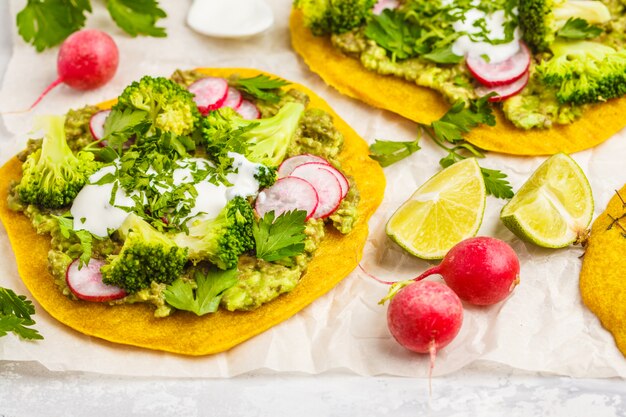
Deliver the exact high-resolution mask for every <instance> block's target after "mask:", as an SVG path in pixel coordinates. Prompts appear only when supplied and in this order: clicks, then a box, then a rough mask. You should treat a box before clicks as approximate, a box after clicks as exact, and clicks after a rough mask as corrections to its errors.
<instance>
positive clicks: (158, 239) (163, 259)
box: [101, 213, 187, 293]
mask: <svg viewBox="0 0 626 417" xmlns="http://www.w3.org/2000/svg"><path fill="white" fill-rule="evenodd" d="M117 233H118V234H119V235H120V237H122V238H123V239H124V245H123V246H122V249H121V250H120V252H119V253H118V254H117V255H111V256H109V257H108V258H107V260H108V261H109V263H108V264H106V265H104V266H103V267H102V268H101V271H102V281H103V282H104V283H105V284H110V285H117V286H118V287H122V288H124V289H125V290H126V291H128V292H129V293H135V292H137V291H139V290H141V289H143V288H148V287H150V285H151V284H152V282H157V283H164V284H169V283H171V282H172V281H174V280H175V279H176V278H178V277H179V276H180V274H181V273H182V271H183V267H184V266H185V264H186V263H187V249H185V248H180V247H178V246H176V244H175V243H174V241H173V240H172V239H170V238H169V237H168V236H167V235H165V234H164V233H161V232H159V231H158V230H156V229H155V228H153V227H152V226H151V225H150V224H149V223H147V222H146V221H145V220H143V219H142V218H141V217H139V216H137V215H136V214H133V213H131V214H129V215H128V217H127V218H126V220H125V221H124V223H122V225H121V226H120V228H119V229H118V230H117Z"/></svg>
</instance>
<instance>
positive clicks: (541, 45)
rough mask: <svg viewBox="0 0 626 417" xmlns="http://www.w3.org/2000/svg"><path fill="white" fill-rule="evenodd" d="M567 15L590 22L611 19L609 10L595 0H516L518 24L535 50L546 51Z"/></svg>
mask: <svg viewBox="0 0 626 417" xmlns="http://www.w3.org/2000/svg"><path fill="white" fill-rule="evenodd" d="M570 18H579V19H583V20H586V21H587V23H589V24H597V23H606V22H608V21H609V20H611V13H610V12H609V9H608V8H607V7H606V6H605V5H604V3H602V2H601V1H597V0H520V1H519V24H520V28H521V29H522V31H523V33H524V35H523V36H524V40H525V41H526V43H527V44H528V46H530V47H531V49H533V50H534V51H535V52H543V51H546V50H547V49H548V48H549V47H550V45H551V44H552V42H554V40H555V39H556V36H557V31H558V30H559V29H561V28H562V27H563V26H564V25H565V23H567V21H568V20H569V19H570Z"/></svg>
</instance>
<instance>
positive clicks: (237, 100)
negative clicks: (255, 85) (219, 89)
mask: <svg viewBox="0 0 626 417" xmlns="http://www.w3.org/2000/svg"><path fill="white" fill-rule="evenodd" d="M242 100H243V95H241V93H240V92H239V90H237V89H236V88H234V87H228V93H227V94H226V99H225V100H224V103H222V107H230V108H231V109H234V110H237V109H238V108H239V106H240V105H241V102H242Z"/></svg>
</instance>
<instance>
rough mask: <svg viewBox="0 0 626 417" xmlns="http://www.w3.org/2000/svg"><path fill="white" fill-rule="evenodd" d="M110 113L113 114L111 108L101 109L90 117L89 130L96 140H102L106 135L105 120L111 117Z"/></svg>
mask: <svg viewBox="0 0 626 417" xmlns="http://www.w3.org/2000/svg"><path fill="white" fill-rule="evenodd" d="M109 114H111V109H108V110H100V111H99V112H97V113H94V114H93V116H91V119H89V131H90V132H91V136H93V138H94V140H100V139H102V138H103V137H104V122H105V121H106V119H107V117H109Z"/></svg>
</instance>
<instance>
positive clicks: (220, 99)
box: [187, 77, 228, 115]
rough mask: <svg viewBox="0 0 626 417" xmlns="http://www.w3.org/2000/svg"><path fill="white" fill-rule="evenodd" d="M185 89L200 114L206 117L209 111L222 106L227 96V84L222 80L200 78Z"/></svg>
mask: <svg viewBox="0 0 626 417" xmlns="http://www.w3.org/2000/svg"><path fill="white" fill-rule="evenodd" d="M187 89H188V90H189V92H191V93H192V94H193V95H194V98H193V100H194V101H195V102H196V105H197V106H198V110H200V113H202V115H207V114H208V113H209V112H210V111H211V110H215V109H219V108H220V107H222V104H224V101H225V100H226V96H227V95H228V82H226V80H225V79H224V78H217V77H206V78H200V79H199V80H198V81H196V82H194V83H193V84H191V85H190V86H189V87H188V88H187Z"/></svg>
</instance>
